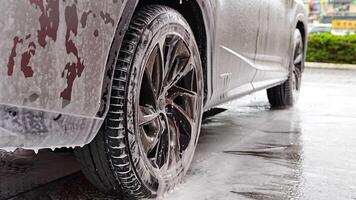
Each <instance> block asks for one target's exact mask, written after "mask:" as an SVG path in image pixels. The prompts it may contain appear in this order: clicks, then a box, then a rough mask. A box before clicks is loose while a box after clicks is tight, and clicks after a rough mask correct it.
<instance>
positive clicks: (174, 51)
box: [76, 5, 203, 198]
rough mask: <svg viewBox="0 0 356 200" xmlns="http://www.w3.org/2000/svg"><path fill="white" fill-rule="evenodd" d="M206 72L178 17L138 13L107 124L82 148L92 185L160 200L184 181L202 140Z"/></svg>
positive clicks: (167, 11)
mask: <svg viewBox="0 0 356 200" xmlns="http://www.w3.org/2000/svg"><path fill="white" fill-rule="evenodd" d="M202 73H203V70H202V64H201V60H200V55H199V51H198V47H197V44H196V42H195V39H194V35H193V33H192V31H191V29H190V28H189V25H188V23H187V22H186V21H185V19H184V18H183V17H182V16H181V15H180V14H179V13H177V12H176V11H175V10H172V9H171V8H168V7H164V6H158V5H151V6H148V7H145V8H143V9H141V10H140V11H138V12H137V14H136V15H135V16H134V18H133V20H132V22H131V24H130V26H129V29H128V31H127V33H126V35H125V37H124V41H123V44H122V48H121V50H120V54H119V58H118V65H117V68H116V70H115V74H114V81H113V86H112V97H111V101H110V108H109V113H108V116H107V118H106V120H105V123H104V125H103V127H102V129H101V131H100V133H99V134H98V135H97V137H96V138H95V139H94V141H92V142H91V143H90V144H89V145H86V146H85V147H84V148H81V149H77V150H76V154H77V157H78V158H79V160H80V162H81V166H82V169H83V172H84V174H85V175H86V176H87V177H88V179H89V180H90V181H91V182H92V183H93V184H94V185H95V186H97V187H98V188H99V189H101V190H102V191H104V192H111V193H112V192H117V193H120V194H124V196H129V197H130V198H152V197H156V196H157V195H159V194H161V193H165V192H166V191H168V190H171V189H172V188H173V187H174V186H175V185H176V184H177V183H179V182H180V180H181V178H182V177H183V176H184V175H185V174H186V172H187V170H188V168H189V166H190V163H191V161H192V158H193V155H194V151H195V148H196V145H197V141H198V137H199V132H200V126H201V119H202V108H203V74H202Z"/></svg>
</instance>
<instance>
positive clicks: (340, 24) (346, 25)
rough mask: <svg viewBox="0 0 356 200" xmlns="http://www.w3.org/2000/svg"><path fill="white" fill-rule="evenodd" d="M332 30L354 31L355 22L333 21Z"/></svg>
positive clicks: (355, 28)
mask: <svg viewBox="0 0 356 200" xmlns="http://www.w3.org/2000/svg"><path fill="white" fill-rule="evenodd" d="M332 29H351V30H356V20H333V21H332Z"/></svg>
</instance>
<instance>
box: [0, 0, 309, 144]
mask: <svg viewBox="0 0 356 200" xmlns="http://www.w3.org/2000/svg"><path fill="white" fill-rule="evenodd" d="M163 3H164V2H163ZM182 3H184V1H183V2H182ZM196 3H197V5H198V6H199V7H200V9H201V13H202V18H203V20H204V25H205V27H204V28H205V32H206V38H207V41H206V43H207V44H206V51H205V53H206V55H203V57H204V58H206V63H205V64H206V66H205V67H206V69H207V70H206V73H207V74H206V79H207V80H206V84H207V86H206V88H207V91H206V97H205V99H206V102H205V110H208V109H210V108H212V107H214V106H216V105H219V104H221V103H224V102H226V101H229V100H232V99H235V98H237V97H240V96H243V95H246V94H249V93H251V92H254V91H257V90H260V89H264V88H268V87H271V86H274V85H277V84H280V83H282V82H283V81H284V80H286V78H287V74H288V73H287V72H288V63H289V59H290V58H289V57H288V55H290V52H291V48H290V46H291V45H290V42H291V34H292V32H294V29H295V27H296V24H297V22H298V21H301V22H302V23H303V24H305V28H306V17H305V16H306V12H305V8H304V6H303V2H302V1H301V0H277V1H273V0H251V1H240V0H217V1H215V0H208V1H207V0H196ZM137 5H138V0H122V1H118V0H107V1H106V0H98V1H90V0H79V1H77V0H66V1H64V0H47V1H44V0H9V1H5V2H2V6H1V7H0V12H1V13H2V17H0V25H1V27H3V29H1V30H0V39H1V41H2V42H1V43H0V50H1V52H2V54H1V55H0V66H2V68H1V69H0V75H1V79H0V89H1V93H0V148H7V149H9V148H17V147H23V148H32V149H34V148H48V147H63V146H83V145H85V144H88V143H89V142H90V141H91V140H92V139H93V138H94V137H95V135H96V133H97V132H98V130H99V129H100V126H101V124H102V123H103V121H104V119H105V116H106V113H107V111H108V106H107V105H108V103H109V101H110V91H111V83H112V75H113V71H114V67H115V65H116V58H117V53H118V50H119V49H120V46H121V42H122V39H123V36H124V34H125V31H126V29H127V27H128V25H129V22H130V19H131V17H132V15H133V13H134V10H135V8H136V6H137ZM266 8H268V9H266ZM274 9H277V10H278V12H281V13H274V12H275V10H274ZM282 18H283V19H282ZM281 24H282V25H283V26H280V27H278V30H279V34H280V35H278V37H274V35H275V31H276V29H275V26H277V25H281ZM278 38H283V41H284V42H281V39H278ZM270 40H272V41H270ZM275 44H278V45H275Z"/></svg>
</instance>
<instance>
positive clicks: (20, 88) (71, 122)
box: [0, 0, 137, 150]
mask: <svg viewBox="0 0 356 200" xmlns="http://www.w3.org/2000/svg"><path fill="white" fill-rule="evenodd" d="M136 4H137V2H136V1H117V0H113V1H95V2H94V1H80V2H78V1H61V0H50V1H42V0H21V1H6V2H4V3H3V4H2V6H1V7H0V10H1V12H2V13H3V16H6V17H2V18H1V19H0V24H1V25H2V27H5V28H4V29H2V30H1V31H0V39H1V41H3V42H2V43H1V44H0V50H1V52H5V53H3V54H1V59H0V60H1V61H0V65H1V66H6V68H5V67H4V68H2V70H1V71H0V73H1V76H2V79H0V88H1V91H2V92H1V94H0V104H1V119H0V130H1V131H0V132H1V134H0V138H1V140H0V146H1V147H2V148H6V149H7V150H12V149H15V148H16V147H23V148H32V149H36V150H37V149H40V148H45V147H53V148H54V147H61V146H83V145H84V144H87V143H89V142H90V141H91V140H92V139H93V138H94V136H95V135H96V133H97V131H98V130H99V127H100V125H101V123H102V121H103V117H104V116H105V113H106V111H107V108H106V107H105V106H106V104H107V102H108V96H109V93H108V90H109V89H110V83H111V76H112V73H113V68H114V65H115V61H116V56H117V55H116V54H117V49H119V48H120V44H121V40H122V37H123V33H124V30H125V27H127V26H128V22H129V19H130V17H131V16H132V14H133V11H134V7H135V6H136ZM124 11H125V12H124ZM117 29H118V30H119V31H117ZM114 36H115V37H114ZM12 38H13V39H12ZM7 52H8V53H7ZM108 79H109V80H108Z"/></svg>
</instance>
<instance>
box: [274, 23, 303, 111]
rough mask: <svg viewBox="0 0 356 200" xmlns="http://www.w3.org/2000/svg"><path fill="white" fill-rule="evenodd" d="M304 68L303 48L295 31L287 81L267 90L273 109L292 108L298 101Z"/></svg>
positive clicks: (298, 32)
mask: <svg viewBox="0 0 356 200" xmlns="http://www.w3.org/2000/svg"><path fill="white" fill-rule="evenodd" d="M303 67H304V46H303V39H302V34H301V33H300V31H299V30H298V29H297V30H295V32H294V37H293V55H292V57H291V62H290V65H289V76H288V80H287V81H286V82H284V83H283V84H282V85H278V86H276V87H273V88H271V89H268V90H267V95H268V100H269V102H270V104H271V106H272V107H273V108H285V107H290V106H294V105H295V104H296V103H297V101H298V99H299V93H300V88H301V82H302V72H303Z"/></svg>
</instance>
